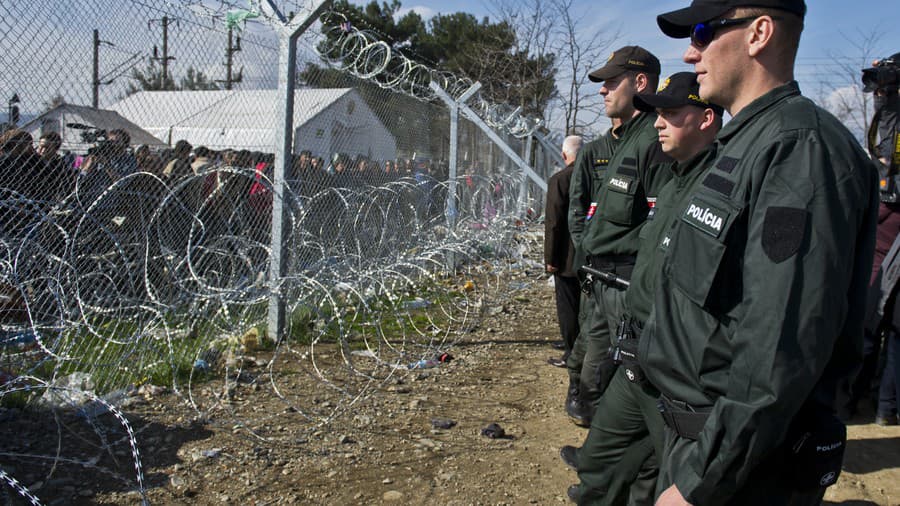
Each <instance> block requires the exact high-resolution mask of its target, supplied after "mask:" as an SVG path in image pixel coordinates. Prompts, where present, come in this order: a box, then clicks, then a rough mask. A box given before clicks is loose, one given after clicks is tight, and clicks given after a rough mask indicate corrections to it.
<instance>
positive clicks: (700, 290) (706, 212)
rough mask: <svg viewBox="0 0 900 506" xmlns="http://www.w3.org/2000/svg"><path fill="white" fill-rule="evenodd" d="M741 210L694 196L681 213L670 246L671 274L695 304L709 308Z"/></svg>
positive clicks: (676, 284)
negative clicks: (729, 236) (717, 276)
mask: <svg viewBox="0 0 900 506" xmlns="http://www.w3.org/2000/svg"><path fill="white" fill-rule="evenodd" d="M738 214H739V210H738V209H735V208H734V207H733V206H731V205H729V204H723V203H722V202H716V201H714V200H711V199H705V198H703V196H695V197H693V198H692V199H691V201H690V203H689V204H688V206H687V207H686V208H685V210H684V211H683V213H682V214H681V217H680V220H679V223H678V226H677V227H675V230H674V235H673V237H672V240H671V241H670V244H669V254H670V255H671V260H670V262H669V265H670V266H671V271H670V275H671V277H672V280H673V281H674V283H675V286H676V287H677V288H678V289H679V290H681V291H682V292H683V293H684V294H685V295H686V296H687V297H688V298H689V299H690V300H691V301H693V302H694V303H695V304H697V305H699V306H701V307H706V306H708V304H709V302H710V301H709V296H710V292H711V290H712V287H713V282H714V281H715V279H716V275H717V274H718V272H719V269H720V267H721V264H722V258H723V257H724V255H725V251H726V249H727V246H726V238H727V237H728V231H729V229H730V228H731V225H732V224H733V223H734V221H735V219H736V218H737V216H738Z"/></svg>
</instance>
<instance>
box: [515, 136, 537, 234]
mask: <svg viewBox="0 0 900 506" xmlns="http://www.w3.org/2000/svg"><path fill="white" fill-rule="evenodd" d="M533 139H534V136H533V135H529V136H528V140H527V141H525V152H524V153H522V155H523V156H522V158H524V159H525V163H527V164H528V165H529V166H530V167H534V166H535V165H534V160H535V158H534V157H533V156H532V152H531V151H532V147H533V146H534V144H533V142H534V141H533ZM527 209H528V178H527V177H525V173H524V172H523V173H522V184H521V185H520V186H519V205H518V213H517V214H518V215H519V217H520V218H525V217H526V216H525V214H526V212H527Z"/></svg>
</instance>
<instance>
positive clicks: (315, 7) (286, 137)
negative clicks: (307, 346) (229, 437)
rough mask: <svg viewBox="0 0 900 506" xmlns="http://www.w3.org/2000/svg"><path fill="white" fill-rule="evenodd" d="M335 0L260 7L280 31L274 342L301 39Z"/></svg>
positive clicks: (280, 319) (280, 310)
mask: <svg viewBox="0 0 900 506" xmlns="http://www.w3.org/2000/svg"><path fill="white" fill-rule="evenodd" d="M331 1H332V0H317V1H313V2H310V3H309V5H305V6H303V7H302V8H301V9H300V12H298V13H296V14H295V15H294V16H293V17H292V18H291V19H290V20H288V19H286V18H285V17H284V15H283V14H282V13H281V11H279V9H278V7H277V6H275V3H274V1H273V0H264V1H263V2H260V7H261V9H262V10H263V12H264V13H265V14H266V15H267V16H268V18H269V20H270V23H271V25H272V27H273V28H274V29H275V31H276V33H277V34H278V39H279V42H280V44H279V50H278V93H277V94H276V97H277V101H278V102H277V104H276V105H275V146H274V148H275V150H274V151H275V163H274V167H273V169H272V171H273V179H272V229H271V231H272V235H271V257H270V260H271V261H270V263H269V289H270V290H271V294H270V295H269V315H268V319H267V329H268V332H267V334H268V337H269V339H272V340H273V341H278V340H280V339H281V337H282V334H283V333H284V322H285V304H284V298H283V294H282V293H281V286H280V285H281V280H282V279H284V276H285V274H286V273H285V270H286V266H287V263H286V262H285V255H284V243H285V239H286V236H287V232H288V231H287V229H286V228H285V221H286V219H285V218H286V212H287V208H286V206H285V203H284V195H285V189H286V186H287V185H286V183H285V174H286V172H287V167H288V164H289V163H290V160H292V153H293V147H294V142H293V141H294V82H295V77H296V73H297V39H298V38H299V37H300V35H301V34H302V33H303V32H304V31H306V29H307V28H309V27H310V25H312V24H313V23H314V22H315V20H316V19H317V18H318V17H319V14H321V12H322V10H323V9H324V8H325V7H326V6H328V5H330V4H331Z"/></svg>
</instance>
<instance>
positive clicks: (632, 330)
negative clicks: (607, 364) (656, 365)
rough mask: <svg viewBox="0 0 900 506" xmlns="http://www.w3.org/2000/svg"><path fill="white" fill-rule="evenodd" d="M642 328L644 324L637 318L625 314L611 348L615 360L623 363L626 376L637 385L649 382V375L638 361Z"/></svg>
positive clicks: (616, 362) (617, 363) (619, 363)
mask: <svg viewBox="0 0 900 506" xmlns="http://www.w3.org/2000/svg"><path fill="white" fill-rule="evenodd" d="M642 330H643V324H641V322H639V321H638V320H637V319H636V318H632V317H631V316H628V315H625V316H623V317H622V319H621V320H620V321H619V327H618V329H617V331H616V344H615V346H613V347H612V348H611V349H610V353H611V355H612V358H613V362H614V363H615V364H616V365H621V366H622V368H623V369H624V370H625V378H626V379H628V381H630V382H632V383H634V384H636V385H643V384H645V383H646V382H647V377H646V376H645V375H644V371H643V370H642V369H641V364H640V362H639V361H638V343H639V342H640V337H641V331H642Z"/></svg>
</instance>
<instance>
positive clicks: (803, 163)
mask: <svg viewBox="0 0 900 506" xmlns="http://www.w3.org/2000/svg"><path fill="white" fill-rule="evenodd" d="M716 152H717V155H716V160H715V161H714V162H713V164H712V167H711V168H710V169H709V170H708V171H707V173H706V174H705V176H704V177H703V178H702V180H701V181H700V182H699V183H698V184H696V185H695V186H694V188H693V190H692V191H691V196H690V198H689V199H688V201H687V203H686V204H685V205H683V206H682V208H681V209H680V210H679V211H678V213H679V219H678V220H677V221H676V224H675V225H674V227H673V228H672V231H671V236H670V240H671V241H670V246H669V249H668V251H667V254H666V258H665V261H664V263H663V269H662V276H661V278H660V280H659V289H658V290H657V291H656V295H655V299H654V309H653V313H652V314H651V317H650V319H649V321H648V322H647V325H646V326H645V328H644V335H643V337H642V339H641V345H640V349H639V353H638V354H639V357H640V360H641V364H642V366H643V370H644V372H645V374H647V376H648V377H649V379H650V380H651V382H652V383H653V385H654V386H656V387H657V388H658V389H659V390H660V392H661V393H662V394H663V396H664V400H667V402H668V404H667V406H668V408H667V412H666V415H667V416H671V415H674V414H678V415H679V416H681V418H680V420H682V421H685V418H684V416H683V415H684V414H685V413H689V414H691V417H692V418H691V419H692V420H694V421H696V418H697V417H699V419H700V423H699V425H697V424H696V423H692V424H690V425H691V426H693V427H699V428H697V429H696V430H694V431H690V430H687V429H686V427H688V424H686V423H685V424H684V425H681V422H678V423H674V422H671V423H670V422H669V421H668V420H667V425H670V427H674V426H675V425H679V426H680V428H679V429H677V430H676V429H674V428H673V429H668V430H667V431H666V445H665V452H664V455H663V459H662V460H663V461H662V464H661V469H660V472H661V476H660V486H662V487H664V488H665V487H668V486H669V485H671V484H672V483H674V484H676V485H677V486H678V489H679V491H680V492H681V493H682V495H683V496H684V497H685V498H686V499H687V500H688V502H690V503H692V504H697V505H704V506H706V505H716V504H726V503H727V504H768V505H773V504H774V505H777V504H786V503H787V502H788V501H789V500H794V501H800V502H799V503H800V504H802V503H804V501H806V500H810V501H811V502H815V501H817V500H820V499H821V496H822V494H823V493H824V490H823V489H821V488H819V489H817V490H814V491H812V492H810V493H803V494H801V493H799V492H797V491H796V488H797V487H796V483H797V482H796V478H793V477H791V472H792V471H798V470H800V469H798V466H797V465H796V463H795V462H793V461H792V460H791V459H790V458H789V457H788V455H789V453H788V451H787V447H788V446H790V445H791V444H793V442H794V441H793V437H792V436H790V435H788V434H786V429H787V427H788V425H789V423H790V422H791V421H792V420H795V421H797V420H801V419H804V420H805V419H807V414H808V413H815V414H816V415H815V416H813V417H810V418H808V419H810V420H822V419H823V417H825V416H829V415H830V413H831V412H832V405H833V402H834V394H835V385H836V383H837V381H838V380H839V379H841V378H842V377H843V376H845V375H846V374H848V373H849V372H851V371H852V370H853V369H854V367H855V365H856V364H857V363H858V360H859V357H860V354H861V345H862V318H863V311H864V306H865V297H866V286H867V283H868V279H869V275H870V273H871V268H872V252H873V247H874V232H875V223H876V219H877V206H878V200H877V199H878V184H877V179H876V178H877V176H876V172H875V169H874V167H873V166H872V165H871V163H870V161H869V160H868V159H867V157H866V156H865V153H863V151H862V149H861V148H860V147H859V145H858V143H857V142H856V141H855V140H854V139H853V138H852V136H851V135H850V133H849V132H847V130H846V128H844V127H843V126H842V125H841V124H840V123H839V122H838V121H837V120H836V119H835V118H834V117H833V116H831V115H830V114H828V113H827V112H825V111H823V110H822V109H820V108H818V107H816V106H815V105H814V104H813V103H812V102H811V101H809V100H808V99H806V98H803V97H801V96H800V91H799V88H798V86H797V84H796V83H790V84H786V85H783V86H780V87H777V88H775V89H773V90H772V91H770V92H769V93H767V94H765V95H764V96H762V97H760V98H758V99H757V100H755V101H754V102H753V103H751V104H750V105H748V106H747V107H745V108H744V109H743V110H741V111H740V112H739V113H738V114H737V115H736V116H735V117H734V118H733V119H732V120H731V121H730V122H729V123H728V124H727V125H725V127H724V128H723V129H722V131H721V132H719V135H718V137H717V139H716ZM673 406H674V407H676V408H678V409H675V408H673ZM795 416H796V417H797V418H795ZM802 428H803V427H801V429H802ZM804 430H805V429H804ZM792 504H797V502H795V503H792Z"/></svg>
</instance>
